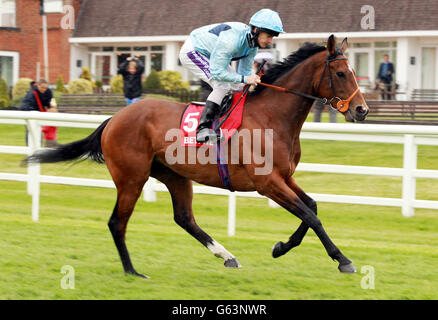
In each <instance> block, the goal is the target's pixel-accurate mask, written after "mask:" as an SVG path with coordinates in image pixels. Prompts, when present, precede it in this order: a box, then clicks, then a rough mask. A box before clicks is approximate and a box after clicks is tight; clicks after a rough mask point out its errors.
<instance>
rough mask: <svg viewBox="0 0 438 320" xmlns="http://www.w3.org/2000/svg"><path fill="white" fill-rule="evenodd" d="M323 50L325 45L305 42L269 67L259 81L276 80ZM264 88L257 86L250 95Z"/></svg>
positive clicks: (268, 81) (271, 81)
mask: <svg viewBox="0 0 438 320" xmlns="http://www.w3.org/2000/svg"><path fill="white" fill-rule="evenodd" d="M324 50H326V47H324V46H320V45H317V44H316V43H313V42H306V43H304V45H303V46H302V47H301V48H299V49H298V50H297V51H295V52H292V53H291V54H290V55H289V56H288V57H287V58H285V59H284V60H283V61H280V62H277V63H276V64H274V65H273V66H272V67H271V68H269V69H268V71H267V72H266V74H265V75H263V76H262V78H261V81H262V82H264V83H268V84H272V83H273V82H274V81H275V80H277V79H278V78H279V77H281V76H282V75H283V74H285V73H286V72H287V71H289V70H292V68H294V67H295V66H297V65H298V64H299V63H301V62H303V61H304V60H306V59H307V58H309V57H311V56H313V55H314V54H316V53H318V52H321V51H324ZM264 88H265V87H264V86H257V87H256V89H255V90H254V91H253V92H252V95H255V94H258V93H259V92H260V91H262V90H263V89H264Z"/></svg>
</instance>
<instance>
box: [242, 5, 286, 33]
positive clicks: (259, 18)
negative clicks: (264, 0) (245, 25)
mask: <svg viewBox="0 0 438 320" xmlns="http://www.w3.org/2000/svg"><path fill="white" fill-rule="evenodd" d="M249 24H250V25H252V26H254V27H258V28H260V29H262V30H263V31H267V32H268V33H271V34H273V35H274V36H278V34H279V33H284V31H283V23H282V22H281V19H280V16H279V15H278V12H275V11H272V10H271V9H262V10H260V11H257V12H256V13H255V14H254V15H253V16H252V17H251V19H250V20H249ZM269 31H273V32H269Z"/></svg>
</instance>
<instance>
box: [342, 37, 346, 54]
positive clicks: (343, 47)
mask: <svg viewBox="0 0 438 320" xmlns="http://www.w3.org/2000/svg"><path fill="white" fill-rule="evenodd" d="M341 48H342V53H345V51H346V50H347V48H348V41H347V38H345V39H344V40H343V41H342V46H341Z"/></svg>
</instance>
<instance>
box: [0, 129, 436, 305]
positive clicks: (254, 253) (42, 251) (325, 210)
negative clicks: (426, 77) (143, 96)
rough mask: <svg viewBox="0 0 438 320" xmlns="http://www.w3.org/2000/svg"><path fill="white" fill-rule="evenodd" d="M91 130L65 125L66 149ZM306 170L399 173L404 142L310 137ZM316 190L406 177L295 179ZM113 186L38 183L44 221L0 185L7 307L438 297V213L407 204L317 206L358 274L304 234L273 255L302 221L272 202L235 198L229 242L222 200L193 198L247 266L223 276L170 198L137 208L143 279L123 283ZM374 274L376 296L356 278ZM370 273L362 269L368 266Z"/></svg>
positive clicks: (377, 188) (370, 187)
mask: <svg viewBox="0 0 438 320" xmlns="http://www.w3.org/2000/svg"><path fill="white" fill-rule="evenodd" d="M91 131H92V130H88V129H72V128H60V129H59V133H58V135H59V141H60V142H62V143H65V142H69V141H73V140H77V139H80V138H83V137H85V136H86V135H87V134H89V133H90V132H91ZM302 143H303V152H302V153H303V156H302V160H301V161H302V162H308V163H309V162H315V163H317V162H320V163H333V164H350V165H367V166H387V167H400V166H401V165H402V152H403V149H402V147H401V146H400V145H391V144H380V145H379V144H371V143H353V142H327V141H315V140H312V141H311V140H303V142H302ZM4 144H9V145H24V128H23V127H20V126H9V125H0V145H4ZM437 151H438V148H437V147H423V146H421V147H420V148H419V155H420V160H419V164H418V167H419V168H422V169H435V170H436V169H438V164H437V163H438V152H437ZM22 158H23V157H22V156H16V155H4V154H0V172H21V173H24V172H26V168H22V167H20V166H19V162H20V160H21V159H22ZM42 173H43V174H50V175H52V174H53V175H63V176H73V177H89V178H103V179H109V178H110V177H109V174H108V172H107V170H106V167H105V166H104V165H97V164H94V163H90V162H83V163H79V164H77V165H73V166H72V165H71V164H65V163H64V164H56V165H44V166H42ZM296 179H297V182H298V183H299V184H300V185H301V186H302V187H303V188H304V189H305V190H306V191H307V192H314V193H339V194H352V195H368V196H384V197H400V195H401V179H399V178H383V177H373V176H354V175H337V174H319V173H305V172H297V173H296ZM115 195H116V192H115V190H114V189H100V188H89V187H74V186H62V185H49V184H42V185H41V199H40V221H39V222H38V223H34V222H32V220H31V213H30V212H31V197H30V196H29V195H27V193H26V185H25V184H24V183H20V182H10V181H0V203H1V209H0V230H1V232H0V253H1V259H0V299H438V286H437V282H438V281H437V271H436V266H437V265H438V211H434V210H420V209H417V210H416V212H415V217H413V218H405V217H403V216H402V215H401V209H400V208H390V207H377V206H359V205H347V204H328V203H318V209H319V210H318V215H319V216H320V218H321V221H322V222H323V225H324V227H325V229H326V231H327V232H328V234H329V235H330V236H331V238H332V240H333V241H334V242H335V243H336V244H337V245H338V246H339V247H340V249H341V250H342V251H343V253H344V254H345V255H346V256H347V257H349V258H350V259H351V260H352V261H353V262H354V263H355V265H356V268H357V269H358V273H356V274H353V275H346V274H340V273H339V272H338V270H337V263H335V262H333V261H332V260H331V259H330V258H329V257H328V256H327V254H326V252H325V250H324V248H323V246H322V244H321V243H320V241H319V240H318V238H317V237H316V236H315V234H314V233H313V232H312V231H309V233H308V234H307V236H306V238H305V239H304V241H303V243H302V244H301V246H300V247H298V248H295V249H293V250H292V251H291V252H290V253H288V254H287V255H285V256H283V257H280V258H278V259H273V258H272V257H271V248H272V245H273V244H274V243H276V242H277V241H279V240H282V241H285V240H287V238H288V237H289V236H290V234H291V233H292V232H293V231H294V230H295V229H296V228H297V227H298V225H299V220H298V219H297V218H296V217H294V216H292V215H291V214H289V213H287V212H286V211H285V210H283V209H273V208H270V207H268V206H267V200H262V199H247V198H238V203H237V230H236V236H234V237H228V236H227V204H228V200H227V198H226V197H222V196H207V195H195V197H194V202H193V207H194V212H195V217H196V219H197V222H198V224H199V225H200V226H201V227H202V228H203V229H204V230H205V231H206V232H207V233H209V234H210V235H211V236H212V237H213V238H215V239H216V240H217V241H219V242H220V243H221V244H222V245H223V246H224V247H226V248H227V249H228V250H229V251H231V252H232V253H233V254H234V255H235V256H236V257H237V258H238V260H239V261H240V263H241V264H242V266H243V268H242V269H238V270H234V269H227V268H225V267H224V266H223V264H222V259H217V258H215V257H214V256H213V255H212V254H211V253H210V252H209V251H208V250H207V249H205V248H204V247H203V246H202V245H201V244H199V243H198V242H197V241H196V240H195V239H193V238H192V237H191V236H190V235H188V234H187V233H186V232H185V231H184V230H183V229H181V228H180V227H178V226H177V225H176V224H175V223H174V221H173V213H172V203H171V199H170V196H169V194H167V193H158V201H157V202H155V203H146V202H144V201H142V200H140V201H139V202H138V204H137V206H136V209H135V212H134V214H133V216H132V218H131V220H130V224H129V225H128V232H127V245H128V248H129V249H130V253H131V257H132V260H133V263H134V266H135V267H136V269H137V271H139V272H141V273H145V274H147V275H149V276H150V277H151V279H150V280H143V279H139V278H135V277H131V276H125V275H124V274H123V271H122V265H121V263H120V260H119V257H118V254H117V251H116V248H115V245H114V243H113V240H112V237H111V235H110V232H109V230H108V227H107V221H108V219H109V216H110V215H111V212H112V209H113V207H114V204H115ZM417 197H418V198H419V199H431V200H438V182H437V181H436V180H432V179H419V180H418V181H417ZM65 265H69V266H72V267H73V268H74V270H75V289H74V290H65V289H62V288H61V286H60V283H61V279H62V277H64V274H62V273H61V268H62V267H63V266H65ZM367 266H371V267H373V268H374V271H375V288H374V289H368V290H367V289H364V288H362V287H361V281H362V279H363V277H365V276H366V275H367V274H365V273H361V270H362V268H363V267H367ZM363 270H364V271H365V270H366V269H363Z"/></svg>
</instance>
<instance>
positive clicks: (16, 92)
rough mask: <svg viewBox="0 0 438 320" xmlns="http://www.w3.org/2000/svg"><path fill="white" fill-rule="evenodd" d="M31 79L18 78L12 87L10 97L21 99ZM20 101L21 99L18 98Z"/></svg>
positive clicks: (28, 87)
mask: <svg viewBox="0 0 438 320" xmlns="http://www.w3.org/2000/svg"><path fill="white" fill-rule="evenodd" d="M31 82H32V79H29V78H20V79H18V81H17V83H16V84H15V86H14V87H13V88H12V99H14V100H16V99H22V98H23V97H24V96H25V95H26V93H27V92H28V91H29V90H30V83H31ZM20 101H21V100H20Z"/></svg>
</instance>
